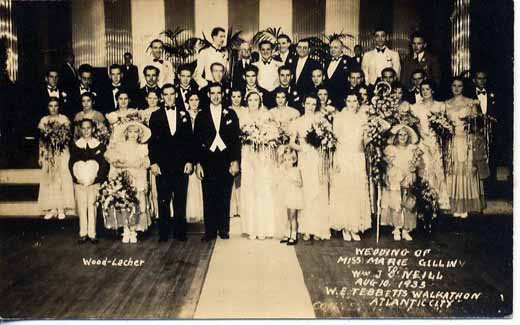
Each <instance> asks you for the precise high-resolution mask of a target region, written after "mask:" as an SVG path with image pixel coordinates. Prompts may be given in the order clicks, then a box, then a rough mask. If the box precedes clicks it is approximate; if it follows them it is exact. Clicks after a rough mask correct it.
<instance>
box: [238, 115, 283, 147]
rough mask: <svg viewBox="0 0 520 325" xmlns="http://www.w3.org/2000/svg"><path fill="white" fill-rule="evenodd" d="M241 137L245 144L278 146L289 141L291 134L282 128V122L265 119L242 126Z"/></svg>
mask: <svg viewBox="0 0 520 325" xmlns="http://www.w3.org/2000/svg"><path fill="white" fill-rule="evenodd" d="M240 139H241V141H242V143H243V144H252V145H255V146H269V147H278V146H279V145H281V144H287V143H288V142H289V135H288V134H287V133H286V132H285V130H284V129H283V128H282V125H281V123H278V122H277V121H275V120H273V119H265V120H262V121H253V122H252V123H249V124H245V125H244V126H242V128H241V129H240Z"/></svg>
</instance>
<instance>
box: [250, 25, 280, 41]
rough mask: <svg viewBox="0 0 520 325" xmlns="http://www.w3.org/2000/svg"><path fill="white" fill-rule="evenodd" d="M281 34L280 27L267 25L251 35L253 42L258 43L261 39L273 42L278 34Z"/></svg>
mask: <svg viewBox="0 0 520 325" xmlns="http://www.w3.org/2000/svg"><path fill="white" fill-rule="evenodd" d="M281 34H282V27H268V28H266V29H264V30H261V31H258V32H257V33H256V34H255V35H254V36H253V44H254V45H258V44H259V43H260V42H262V41H265V40H267V41H270V42H271V43H273V44H275V43H276V40H277V39H278V36H280V35H281Z"/></svg>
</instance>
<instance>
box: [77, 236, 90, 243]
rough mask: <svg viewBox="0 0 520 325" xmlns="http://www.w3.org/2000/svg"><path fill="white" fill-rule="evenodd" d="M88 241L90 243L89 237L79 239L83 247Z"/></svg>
mask: <svg viewBox="0 0 520 325" xmlns="http://www.w3.org/2000/svg"><path fill="white" fill-rule="evenodd" d="M87 241H88V237H87V236H85V237H80V238H79V239H78V244H80V245H83V244H85V243H86V242H87Z"/></svg>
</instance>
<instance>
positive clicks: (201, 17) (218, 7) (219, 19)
mask: <svg viewBox="0 0 520 325" xmlns="http://www.w3.org/2000/svg"><path fill="white" fill-rule="evenodd" d="M214 27H222V28H224V29H225V30H226V32H227V29H228V1H227V0H195V36H197V37H202V33H204V35H206V38H207V39H208V40H209V41H211V30H212V29H213V28H214Z"/></svg>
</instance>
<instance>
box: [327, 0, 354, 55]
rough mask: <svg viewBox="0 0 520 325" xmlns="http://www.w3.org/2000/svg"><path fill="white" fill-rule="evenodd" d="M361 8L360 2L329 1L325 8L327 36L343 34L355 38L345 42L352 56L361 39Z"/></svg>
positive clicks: (352, 0)
mask: <svg viewBox="0 0 520 325" xmlns="http://www.w3.org/2000/svg"><path fill="white" fill-rule="evenodd" d="M359 7H360V0H327V3H326V7H325V34H327V35H330V34H332V33H341V32H343V33H345V34H350V35H352V36H354V38H345V39H344V40H343V41H344V43H345V45H346V46H347V48H348V51H347V52H348V54H350V55H352V52H351V51H353V49H354V46H355V45H356V44H357V42H358V38H359Z"/></svg>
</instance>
